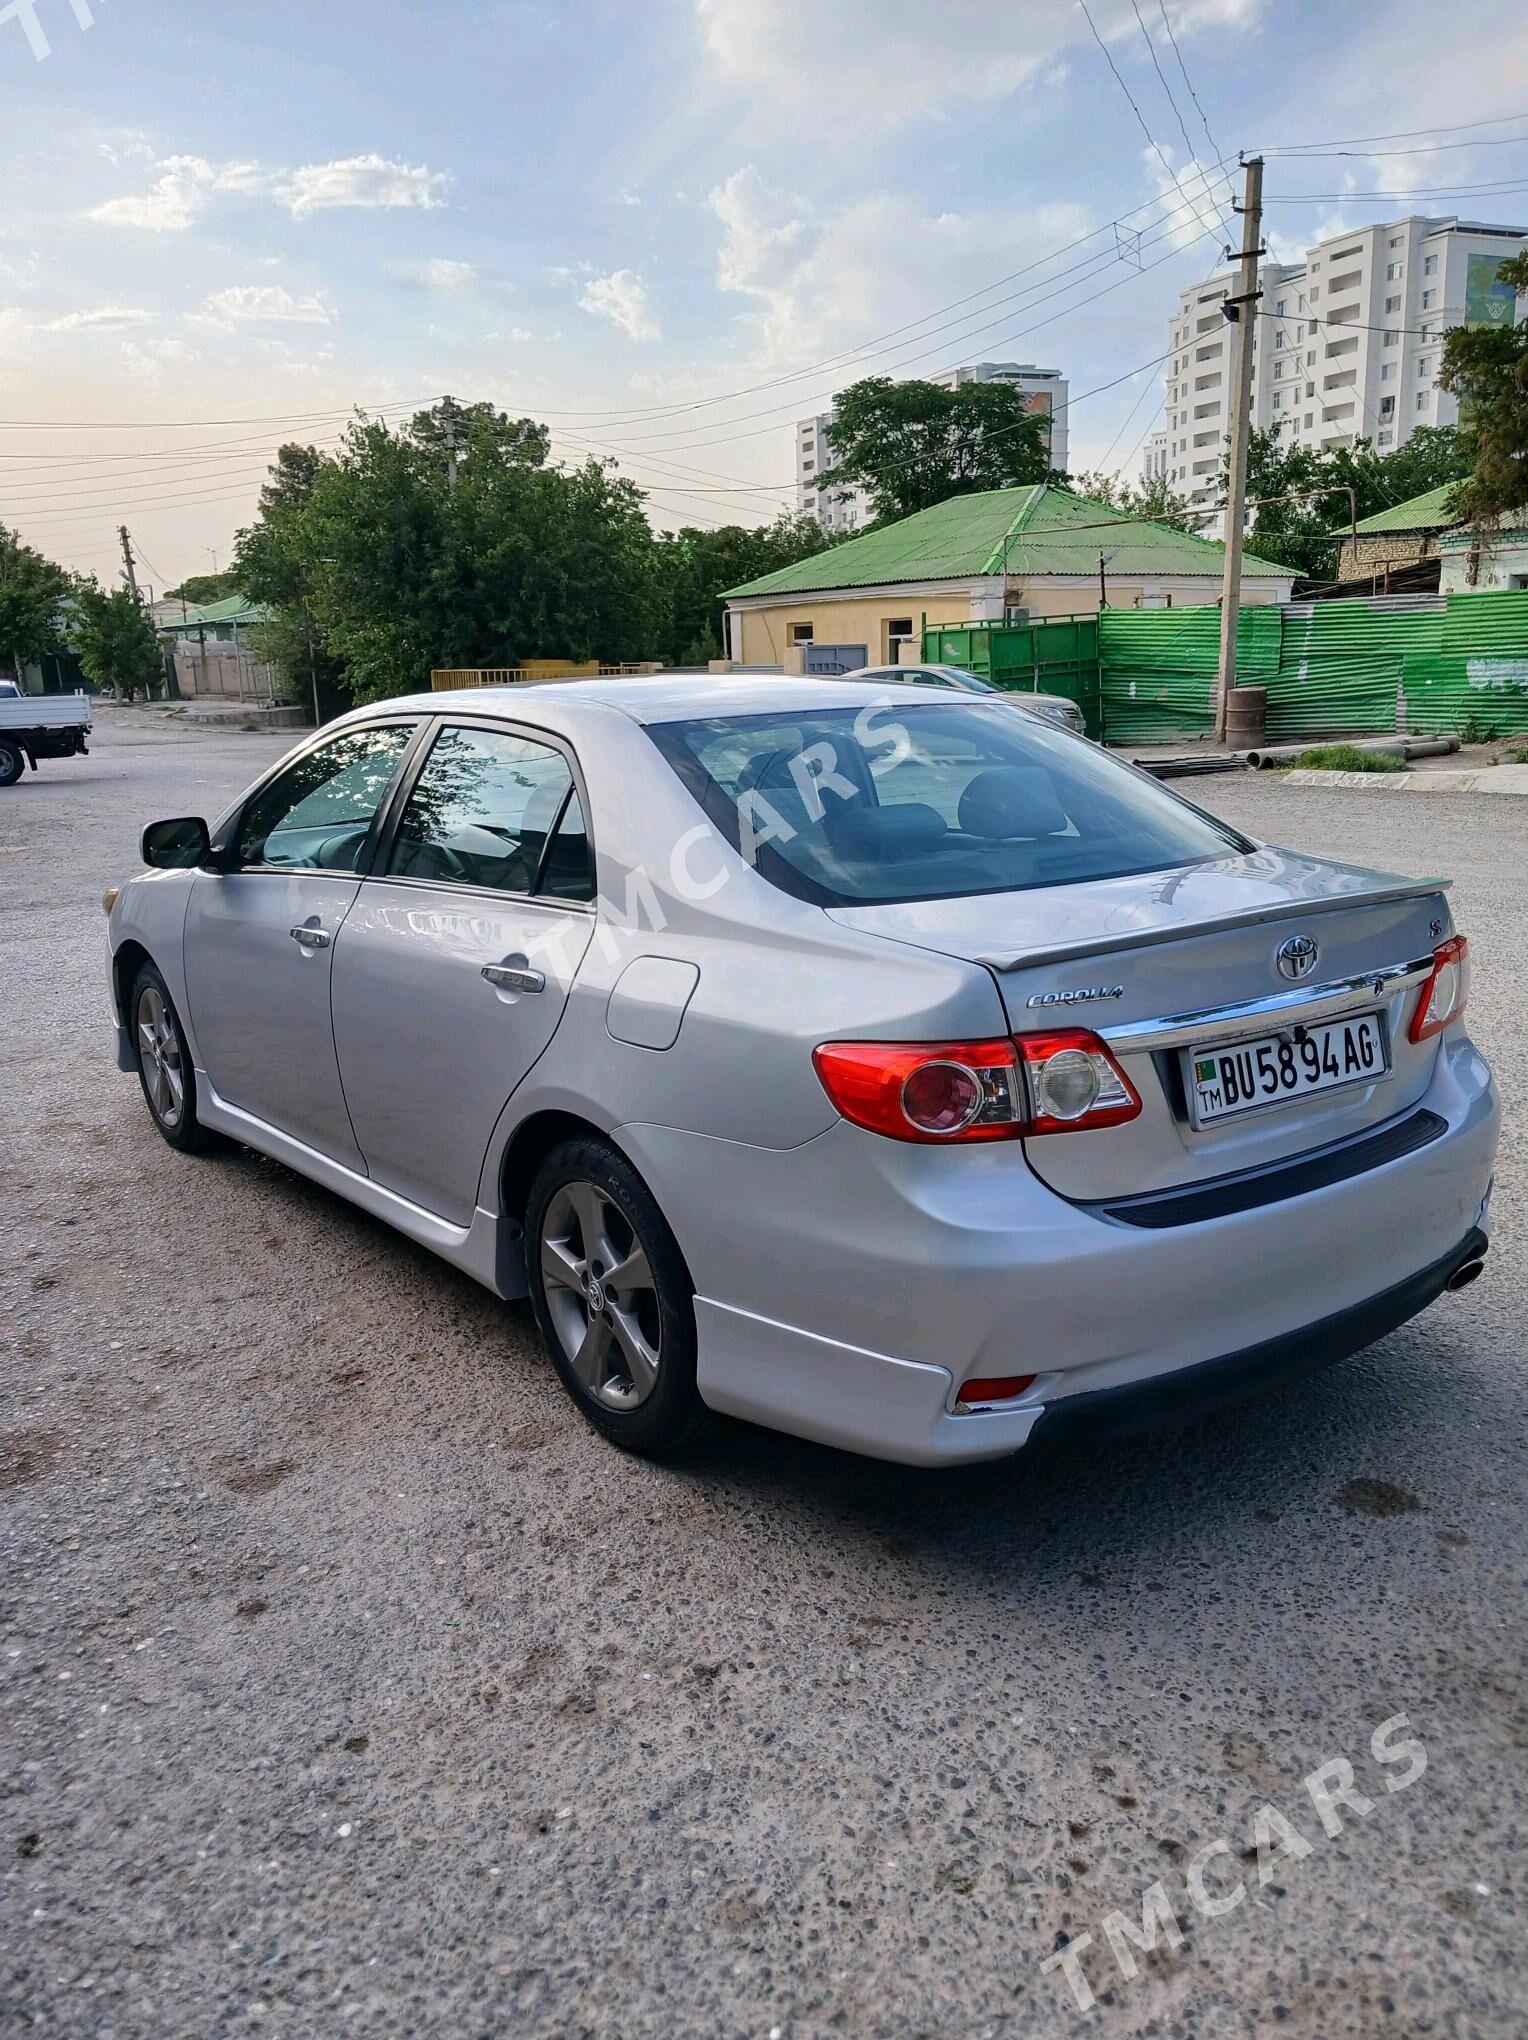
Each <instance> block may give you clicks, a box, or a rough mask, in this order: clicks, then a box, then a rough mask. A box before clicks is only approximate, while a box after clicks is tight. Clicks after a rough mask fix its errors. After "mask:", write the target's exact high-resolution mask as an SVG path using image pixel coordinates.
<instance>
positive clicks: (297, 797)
mask: <svg viewBox="0 0 1528 2040" xmlns="http://www.w3.org/2000/svg"><path fill="white" fill-rule="evenodd" d="M413 734H414V725H413V724H412V723H387V724H384V725H383V726H382V727H381V728H380V729H364V730H352V731H351V732H350V733H349V734H348V735H347V736H343V737H336V738H335V740H334V742H333V743H331V744H320V745H319V746H318V748H317V749H316V750H313V751H308V752H306V753H304V755H303V756H302V757H301V758H299V759H297V760H296V762H295V763H294V764H291V765H289V766H288V767H287V768H286V770H285V772H278V773H277V775H276V777H275V778H274V779H273V780H272V781H271V782H270V784H269V785H268V786H265V787H262V788H261V790H260V792H259V793H257V794H256V795H255V797H254V799H253V800H252V801H251V802H250V803H249V805H248V807H246V808H245V810H244V813H243V816H242V818H241V819H240V822H239V836H238V861H239V863H240V864H241V865H246V866H247V865H264V866H270V867H273V868H275V869H277V870H283V871H286V870H295V871H354V870H355V869H356V867H357V865H358V863H359V861H360V856H361V852H362V850H363V849H364V848H365V846H366V840H367V837H368V836H369V835H370V833H371V825H372V823H373V821H374V820H375V819H376V814H377V810H378V808H380V807H381V805H382V800H383V796H384V795H385V794H386V792H387V789H388V787H389V786H391V784H392V781H393V774H394V772H395V771H396V770H397V768H398V760H399V759H400V758H401V757H402V756H403V753H404V751H405V749H406V748H407V746H408V743H409V740H410V738H411V737H412V736H413Z"/></svg>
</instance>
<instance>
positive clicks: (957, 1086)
mask: <svg viewBox="0 0 1528 2040" xmlns="http://www.w3.org/2000/svg"><path fill="white" fill-rule="evenodd" d="M812 1062H813V1064H814V1065H815V1067H816V1070H817V1074H818V1076H819V1077H820V1078H821V1080H822V1088H823V1089H824V1090H825V1091H826V1092H827V1094H828V1096H829V1097H830V1098H831V1099H832V1101H833V1103H834V1105H836V1106H837V1108H838V1110H839V1111H840V1112H841V1113H842V1114H843V1116H844V1117H845V1119H852V1120H853V1121H854V1124H855V1125H856V1126H864V1127H868V1128H869V1130H870V1131H871V1132H872V1133H884V1134H888V1135H889V1136H890V1137H891V1139H892V1140H918V1141H949V1140H1011V1139H1012V1138H1013V1136H1014V1135H1015V1134H1016V1133H1018V1132H1019V1131H1020V1130H1021V1125H1022V1107H1023V1093H1022V1091H1021V1089H1020V1086H1019V1059H1018V1056H1017V1055H1016V1054H1015V1052H1014V1046H1013V1043H1012V1042H1011V1041H1009V1040H1008V1039H1007V1037H1006V1036H1004V1037H1003V1038H1001V1039H999V1040H997V1041H936V1042H924V1041H828V1042H824V1044H823V1046H822V1047H821V1048H819V1049H814V1050H813V1052H812Z"/></svg>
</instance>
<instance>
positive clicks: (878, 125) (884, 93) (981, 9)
mask: <svg viewBox="0 0 1528 2040" xmlns="http://www.w3.org/2000/svg"><path fill="white" fill-rule="evenodd" d="M1266 4H1267V0H1180V4H1179V5H1178V6H1177V7H1176V8H1175V9H1174V17H1173V18H1174V26H1175V29H1176V32H1177V35H1178V37H1179V40H1180V41H1184V40H1187V39H1188V38H1189V37H1190V36H1192V34H1193V33H1194V32H1195V31H1196V30H1199V29H1204V28H1218V29H1247V28H1250V27H1252V26H1253V25H1255V23H1256V22H1257V20H1258V19H1259V17H1260V16H1261V15H1262V13H1263V11H1264V8H1265V6H1266ZM693 5H694V9H695V16H696V22H697V25H698V27H699V29H700V33H701V39H702V43H703V47H704V49H705V52H706V55H707V57H708V59H709V61H710V64H711V66H712V68H713V70H714V72H715V73H716V75H717V76H718V77H719V78H720V79H721V80H722V81H723V82H724V83H728V84H732V85H735V86H736V87H737V88H738V89H739V90H741V91H745V92H746V93H747V94H748V95H749V97H750V99H751V100H752V102H753V103H754V104H755V105H757V106H761V107H767V108H768V109H769V118H770V120H771V121H772V122H774V123H776V124H778V122H779V119H780V116H781V108H782V107H783V106H791V107H794V106H797V105H801V106H805V107H810V108H811V109H812V110H813V111H814V112H816V113H818V114H820V113H821V111H822V95H823V92H824V88H825V85H826V87H827V89H828V91H829V92H830V94H831V97H832V99H833V101H834V103H835V104H838V105H848V106H852V107H853V108H854V119H853V121H852V123H849V124H848V126H847V129H846V133H850V134H852V135H853V136H854V138H855V139H856V140H860V139H862V138H863V136H864V135H865V134H866V133H867V132H874V131H875V130H877V129H880V130H886V129H890V128H894V127H897V126H900V125H901V124H902V123H904V122H906V121H909V120H915V119H916V120H918V121H922V122H928V121H930V120H940V119H950V118H956V117H958V116H959V114H960V112H961V111H962V109H965V108H969V107H970V106H971V105H972V104H973V103H981V102H986V103H995V102H998V101H1001V100H1005V99H1008V98H1010V97H1012V95H1013V94H1014V93H1016V92H1018V91H1019V90H1020V89H1021V88H1022V87H1024V86H1026V85H1029V84H1031V83H1033V82H1034V81H1035V80H1036V79H1039V78H1042V77H1044V76H1045V74H1046V73H1048V72H1050V71H1052V70H1053V69H1054V68H1055V66H1056V64H1057V62H1058V60H1059V59H1060V58H1061V57H1062V56H1063V54H1064V53H1066V52H1068V51H1069V50H1071V49H1072V48H1073V47H1074V46H1077V45H1085V46H1086V47H1088V48H1092V47H1093V43H1092V37H1091V35H1090V33H1089V30H1088V25H1087V22H1086V20H1085V19H1084V18H1083V15H1082V13H1081V10H1080V9H1078V8H1075V7H1060V6H1057V5H1056V4H1055V0H1004V4H1003V5H1001V6H999V5H996V4H994V0H943V4H942V5H939V6H935V7H931V6H929V5H928V0H834V4H833V5H832V6H831V7H825V6H823V5H822V4H821V0H693ZM1093 12H1094V18H1095V19H1096V20H1097V21H1098V24H1099V28H1100V30H1101V32H1102V33H1103V34H1104V35H1105V36H1106V37H1108V36H1111V35H1115V34H1124V33H1126V32H1128V33H1130V34H1133V35H1135V36H1137V37H1138V36H1139V33H1140V31H1139V28H1138V27H1137V26H1136V23H1135V19H1134V15H1133V12H1132V10H1131V8H1130V7H1129V6H1128V5H1126V4H1123V0H1102V4H1095V6H1094V10H1093ZM1094 56H1095V57H1097V51H1096V49H1095V50H1094ZM1099 62H1100V65H1101V64H1102V60H1101V59H1100V60H1099ZM1105 84H1106V85H1107V86H1108V87H1109V89H1111V90H1113V89H1114V88H1113V86H1112V81H1109V80H1107V79H1106V80H1105ZM831 126H832V124H831V123H829V132H830V133H831Z"/></svg>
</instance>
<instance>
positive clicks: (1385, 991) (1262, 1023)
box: [1098, 955, 1433, 1054]
mask: <svg viewBox="0 0 1528 2040" xmlns="http://www.w3.org/2000/svg"><path fill="white" fill-rule="evenodd" d="M1432 967H1433V960H1432V957H1431V956H1430V955H1428V956H1419V957H1416V958H1415V959H1414V960H1413V961H1412V962H1410V963H1393V964H1391V965H1389V966H1388V967H1387V968H1386V969H1384V970H1370V971H1365V972H1364V973H1363V975H1362V976H1361V977H1350V978H1338V979H1335V980H1333V981H1332V982H1331V983H1330V984H1324V985H1311V986H1310V987H1309V988H1308V989H1306V990H1304V991H1296V992H1270V993H1269V994H1268V995H1267V997H1266V998H1262V999H1243V1000H1241V1001H1240V1002H1239V1003H1238V1004H1236V1005H1234V1006H1206V1007H1204V1008H1203V1009H1202V1010H1201V1011H1199V1012H1197V1013H1173V1014H1170V1015H1168V1016H1167V1017H1166V1018H1164V1019H1161V1020H1125V1021H1121V1022H1120V1024H1119V1025H1118V1026H1116V1027H1100V1028H1099V1029H1098V1033H1099V1036H1100V1037H1101V1038H1102V1039H1103V1040H1104V1041H1106V1042H1107V1043H1108V1044H1109V1046H1110V1048H1112V1049H1113V1050H1114V1051H1115V1052H1116V1053H1121V1052H1123V1053H1125V1054H1129V1053H1130V1052H1131V1051H1132V1050H1135V1049H1153V1050H1154V1049H1159V1048H1189V1047H1197V1046H1199V1045H1200V1044H1201V1043H1202V1044H1203V1045H1204V1046H1205V1047H1206V1048H1208V1047H1209V1046H1210V1044H1211V1043H1212V1042H1217V1041H1227V1040H1233V1039H1236V1038H1238V1037H1240V1036H1242V1035H1245V1034H1256V1033H1257V1032H1258V1031H1259V1030H1260V1029H1262V1028H1265V1027H1266V1025H1267V1023H1268V1022H1269V1021H1270V1020H1271V1021H1274V1022H1279V1021H1283V1020H1324V1019H1326V1018H1328V1017H1329V1016H1330V1015H1333V1014H1337V1013H1343V1012H1346V1011H1347V1010H1348V1009H1349V1008H1350V1007H1352V1008H1355V1009H1356V1008H1360V1007H1363V1006H1368V1005H1372V1003H1373V1002H1374V1000H1375V999H1377V998H1387V999H1389V998H1394V997H1395V995H1396V993H1397V992H1403V991H1405V990H1406V989H1407V988H1408V987H1409V986H1411V985H1419V984H1421V983H1422V981H1423V979H1424V978H1425V977H1426V976H1427V975H1428V973H1429V972H1430V971H1431V969H1432Z"/></svg>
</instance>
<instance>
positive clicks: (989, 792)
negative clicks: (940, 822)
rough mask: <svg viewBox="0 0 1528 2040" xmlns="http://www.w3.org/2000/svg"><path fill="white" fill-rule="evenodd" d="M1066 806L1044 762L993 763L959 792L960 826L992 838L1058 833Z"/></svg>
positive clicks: (970, 833) (1001, 839)
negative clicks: (1038, 763) (1021, 763)
mask: <svg viewBox="0 0 1528 2040" xmlns="http://www.w3.org/2000/svg"><path fill="white" fill-rule="evenodd" d="M1066 825H1067V819H1066V810H1065V808H1063V807H1062V805H1061V803H1060V801H1059V800H1058V799H1057V798H1056V789H1055V786H1054V784H1053V783H1052V781H1051V776H1050V774H1049V773H1048V772H1047V771H1046V770H1045V768H1044V766H1042V765H992V766H989V767H988V769H987V770H986V771H985V772H978V773H977V775H976V777H975V778H974V779H972V780H970V781H969V782H968V783H967V786H966V790H965V792H964V793H963V794H962V795H961V796H960V826H961V828H962V829H964V830H965V832H966V834H967V835H968V836H986V837H988V838H989V839H990V840H991V841H993V842H1000V843H1001V842H1009V841H1011V840H1013V839H1014V838H1015V837H1018V838H1022V839H1024V840H1026V841H1033V840H1034V838H1036V837H1037V836H1059V835H1060V834H1061V833H1062V832H1063V830H1064V829H1065V828H1066Z"/></svg>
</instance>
